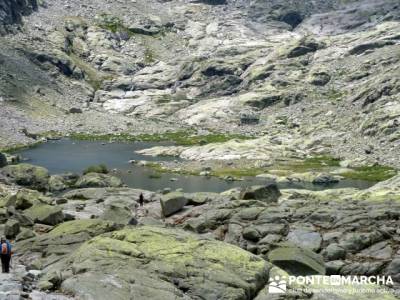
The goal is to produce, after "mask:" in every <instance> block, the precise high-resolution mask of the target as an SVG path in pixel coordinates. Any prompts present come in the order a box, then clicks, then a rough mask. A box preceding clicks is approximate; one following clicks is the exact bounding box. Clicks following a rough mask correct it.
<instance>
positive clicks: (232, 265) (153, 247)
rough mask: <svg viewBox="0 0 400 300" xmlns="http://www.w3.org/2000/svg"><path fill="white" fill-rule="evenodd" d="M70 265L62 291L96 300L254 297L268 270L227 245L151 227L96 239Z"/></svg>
mask: <svg viewBox="0 0 400 300" xmlns="http://www.w3.org/2000/svg"><path fill="white" fill-rule="evenodd" d="M71 264H72V270H73V272H74V275H73V276H72V277H70V278H68V279H66V280H64V281H63V282H62V284H61V288H62V289H63V290H64V291H65V292H68V293H71V294H73V295H74V296H76V297H82V296H83V295H85V296H88V297H90V298H93V299H99V300H101V299H160V300H161V299H200V298H202V299H232V300H233V299H237V300H239V299H253V298H254V297H255V295H256V294H257V293H258V291H259V290H260V289H261V288H262V287H263V286H265V284H266V283H267V281H268V269H269V264H268V263H267V262H266V261H264V260H262V259H261V258H259V257H257V256H255V255H253V254H251V253H249V252H247V251H244V250H242V249H240V248H238V247H235V246H232V245H230V244H226V243H222V242H218V241H214V240H204V239H200V238H199V237H198V236H196V235H194V234H191V233H188V232H185V231H182V230H177V229H167V228H161V227H151V226H143V227H138V228H131V229H123V230H120V231H115V232H112V233H107V234H104V235H101V236H98V237H95V238H93V239H92V240H90V241H88V242H86V243H85V244H83V245H82V246H81V247H80V248H79V249H78V250H76V251H75V252H74V253H72V255H71V256H70V258H69V259H68V263H66V264H65V266H64V268H71ZM98 282H102V284H101V285H99V284H98ZM183 291H184V292H183Z"/></svg>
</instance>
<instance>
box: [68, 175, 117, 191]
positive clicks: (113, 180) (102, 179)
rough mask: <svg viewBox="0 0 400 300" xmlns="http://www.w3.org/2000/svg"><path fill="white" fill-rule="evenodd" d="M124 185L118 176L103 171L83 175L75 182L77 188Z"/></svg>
mask: <svg viewBox="0 0 400 300" xmlns="http://www.w3.org/2000/svg"><path fill="white" fill-rule="evenodd" d="M122 185H123V183H122V181H121V179H119V178H118V177H115V176H111V175H107V174H101V173H88V174H86V175H83V176H82V177H81V178H79V180H78V181H77V182H76V184H75V186H76V187H77V188H90V187H121V186H122Z"/></svg>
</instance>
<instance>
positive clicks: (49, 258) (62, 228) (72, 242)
mask: <svg viewBox="0 0 400 300" xmlns="http://www.w3.org/2000/svg"><path fill="white" fill-rule="evenodd" d="M117 229H120V226H117V225H116V224H115V223H113V222H109V221H104V220H99V219H87V220H74V221H68V222H64V223H61V224H59V225H58V226H56V227H55V228H54V229H52V230H51V231H50V232H48V233H45V234H41V235H38V236H36V237H35V234H32V232H30V233H24V237H21V236H20V235H18V237H17V240H18V243H16V244H15V252H16V253H18V254H19V255H20V259H21V261H22V262H23V263H24V264H26V265H34V266H33V267H34V268H35V269H40V268H41V266H48V265H51V264H52V263H54V261H55V260H56V261H58V260H59V259H62V258H63V257H65V256H67V255H69V254H70V253H71V252H72V251H74V250H75V249H77V248H78V247H79V246H80V245H81V244H82V243H84V242H85V241H87V240H89V239H91V238H92V237H95V236H97V235H100V234H103V233H105V232H109V231H113V230H117ZM23 232H24V231H21V233H20V234H22V233H23ZM35 258H36V260H35Z"/></svg>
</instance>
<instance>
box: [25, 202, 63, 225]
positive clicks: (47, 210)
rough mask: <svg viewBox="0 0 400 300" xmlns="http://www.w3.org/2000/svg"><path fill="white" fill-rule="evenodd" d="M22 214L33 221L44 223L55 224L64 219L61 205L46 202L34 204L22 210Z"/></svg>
mask: <svg viewBox="0 0 400 300" xmlns="http://www.w3.org/2000/svg"><path fill="white" fill-rule="evenodd" d="M24 215H26V216H27V217H28V218H30V219H32V220H33V221H34V222H35V223H42V224H46V225H57V224H59V223H61V222H63V221H64V214H63V212H62V209H61V207H58V206H52V205H48V204H36V205H34V206H32V207H31V208H29V209H27V210H25V211H24Z"/></svg>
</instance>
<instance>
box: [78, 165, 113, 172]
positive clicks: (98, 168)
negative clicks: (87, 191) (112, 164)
mask: <svg viewBox="0 0 400 300" xmlns="http://www.w3.org/2000/svg"><path fill="white" fill-rule="evenodd" d="M88 173H101V174H108V168H107V166H106V165H104V164H100V165H94V166H89V167H87V168H86V169H85V170H84V171H83V175H86V174H88Z"/></svg>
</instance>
